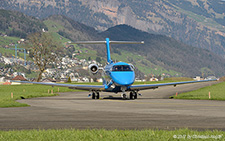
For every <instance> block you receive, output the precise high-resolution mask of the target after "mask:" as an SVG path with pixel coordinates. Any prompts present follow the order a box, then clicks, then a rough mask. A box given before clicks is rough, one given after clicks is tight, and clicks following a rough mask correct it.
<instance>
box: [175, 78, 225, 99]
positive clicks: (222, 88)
mask: <svg viewBox="0 0 225 141" xmlns="http://www.w3.org/2000/svg"><path fill="white" fill-rule="evenodd" d="M209 92H210V98H209ZM173 98H175V99H196V100H225V82H222V83H218V84H214V85H211V86H208V87H204V88H200V89H198V90H194V91H191V92H186V93H181V94H178V95H177V96H176V95H174V96H173Z"/></svg>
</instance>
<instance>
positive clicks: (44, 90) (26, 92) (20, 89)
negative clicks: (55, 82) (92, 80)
mask: <svg viewBox="0 0 225 141" xmlns="http://www.w3.org/2000/svg"><path fill="white" fill-rule="evenodd" d="M58 88H59V91H60V92H69V91H75V90H72V89H68V88H66V87H51V86H44V85H32V84H29V85H8V86H4V85H0V96H1V97H0V107H23V106H29V105H27V104H23V103H19V102H16V101H15V100H19V99H21V98H22V97H23V98H33V97H44V96H45V97H46V96H55V95H57V94H56V93H57V92H58ZM48 90H49V91H50V93H48ZM51 90H53V92H54V93H53V94H51ZM11 93H13V98H11Z"/></svg>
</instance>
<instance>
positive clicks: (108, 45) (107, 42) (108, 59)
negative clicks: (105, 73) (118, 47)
mask: <svg viewBox="0 0 225 141" xmlns="http://www.w3.org/2000/svg"><path fill="white" fill-rule="evenodd" d="M105 41H106V51H107V62H108V63H109V64H111V63H113V61H112V60H111V56H110V41H109V38H106V39H105Z"/></svg>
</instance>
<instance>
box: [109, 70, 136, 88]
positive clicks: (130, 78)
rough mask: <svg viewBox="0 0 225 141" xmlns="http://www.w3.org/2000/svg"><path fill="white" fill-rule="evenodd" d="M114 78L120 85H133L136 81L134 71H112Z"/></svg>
mask: <svg viewBox="0 0 225 141" xmlns="http://www.w3.org/2000/svg"><path fill="white" fill-rule="evenodd" d="M111 78H112V80H113V81H114V82H115V83H116V84H118V85H131V84H133V83H134V78H135V75H134V72H112V73H111Z"/></svg>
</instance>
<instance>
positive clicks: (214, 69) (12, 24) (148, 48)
mask: <svg viewBox="0 0 225 141" xmlns="http://www.w3.org/2000/svg"><path fill="white" fill-rule="evenodd" d="M0 15H2V16H1V17H0V18H1V20H0V22H1V23H2V24H1V28H0V32H3V33H4V34H7V33H10V32H11V31H13V30H14V31H20V33H24V35H23V34H19V37H26V35H27V34H29V33H33V32H37V31H41V30H42V28H45V30H48V32H50V33H51V34H52V35H53V37H54V39H55V40H57V41H60V42H61V43H63V45H65V42H67V41H69V40H71V41H78V40H104V39H105V38H106V37H109V38H110V39H111V40H132V41H141V40H144V41H145V44H144V45H112V47H111V50H112V58H113V60H117V61H125V62H129V63H132V64H134V65H135V67H137V68H138V72H142V73H144V74H153V73H154V74H157V73H158V74H162V73H167V74H171V75H174V76H177V74H178V75H179V76H180V75H183V76H192V77H193V76H196V75H201V74H202V73H204V74H207V75H216V76H224V75H225V72H224V70H225V60H224V59H223V58H222V57H220V56H218V55H215V54H214V53H211V52H210V51H207V50H204V49H198V48H195V47H191V46H188V45H185V44H183V43H181V42H179V41H176V40H175V39H173V38H170V37H167V36H164V35H156V34H149V33H148V32H143V31H141V30H138V29H135V28H133V27H131V26H128V25H118V26H115V27H112V28H109V29H108V30H106V31H104V32H99V31H97V30H95V29H94V28H93V27H89V26H87V25H85V24H81V23H79V22H76V21H73V20H72V19H71V18H68V17H65V16H51V17H48V18H46V19H44V20H43V21H41V20H39V19H36V18H33V17H29V16H26V15H23V14H21V13H17V12H16V13H14V12H11V11H5V10H1V11H0ZM3 25H5V26H3ZM14 35H15V36H16V35H17V34H14ZM21 35H23V36H21ZM1 38H2V39H4V37H1ZM74 47H75V48H76V46H74ZM82 47H85V48H89V49H88V50H92V51H90V52H88V53H87V54H85V53H83V56H82V57H85V58H88V57H90V56H91V58H92V59H96V57H100V58H102V59H105V58H106V50H105V47H104V46H103V45H99V46H97V45H94V46H91V45H79V48H78V49H81V48H82ZM65 49H66V50H68V51H66V53H67V54H68V55H69V56H71V54H73V52H72V51H74V49H71V48H65ZM70 49H71V50H70ZM76 50H77V48H76ZM84 52H85V50H84ZM85 55H86V56H85ZM89 55H90V56H89Z"/></svg>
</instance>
